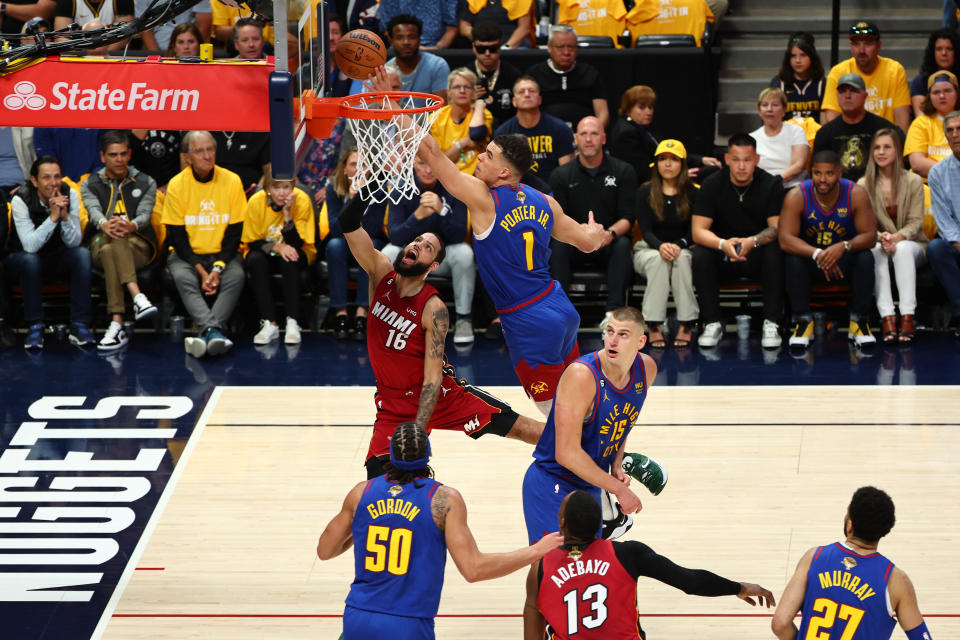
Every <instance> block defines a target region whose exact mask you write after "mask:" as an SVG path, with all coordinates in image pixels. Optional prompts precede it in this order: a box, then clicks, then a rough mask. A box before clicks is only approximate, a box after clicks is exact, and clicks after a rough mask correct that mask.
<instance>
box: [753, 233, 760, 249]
mask: <svg viewBox="0 0 960 640" xmlns="http://www.w3.org/2000/svg"><path fill="white" fill-rule="evenodd" d="M753 248H754V249H759V248H760V241H759V240H757V236H753Z"/></svg>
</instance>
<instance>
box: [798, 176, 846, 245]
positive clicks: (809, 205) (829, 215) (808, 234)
mask: <svg viewBox="0 0 960 640" xmlns="http://www.w3.org/2000/svg"><path fill="white" fill-rule="evenodd" d="M853 186H854V183H853V182H852V181H850V180H847V179H846V178H840V185H839V189H840V195H839V196H838V197H837V202H836V204H834V205H833V209H831V210H830V211H824V210H823V208H822V207H821V206H820V203H819V202H817V198H816V194H815V189H814V186H813V180H804V181H803V182H801V183H800V192H801V193H802V194H803V221H802V223H801V229H800V234H801V237H802V238H803V239H804V240H806V241H807V243H808V244H811V245H813V246H814V247H819V248H820V249H826V248H827V247H829V246H830V245H833V244H836V243H838V242H843V241H844V240H849V239H850V238H852V237H854V236H855V235H857V227H856V225H854V223H853V205H852V202H851V194H852V193H853Z"/></svg>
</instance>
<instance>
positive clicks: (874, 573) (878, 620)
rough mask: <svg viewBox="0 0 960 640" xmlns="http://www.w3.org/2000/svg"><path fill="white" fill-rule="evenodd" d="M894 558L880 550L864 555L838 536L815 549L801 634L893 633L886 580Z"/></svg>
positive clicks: (873, 637) (873, 639)
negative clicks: (844, 543)
mask: <svg viewBox="0 0 960 640" xmlns="http://www.w3.org/2000/svg"><path fill="white" fill-rule="evenodd" d="M892 572H893V563H892V562H890V561H889V560H888V559H887V558H885V557H884V556H882V555H880V554H879V553H871V554H870V555H867V556H862V555H860V554H858V553H855V552H853V551H851V550H850V549H848V548H847V547H845V546H843V545H842V544H840V543H839V542H835V543H833V544H831V545H827V546H824V547H820V548H818V549H817V550H816V552H814V554H813V560H811V561H810V570H809V571H808V572H807V592H806V594H804V597H803V610H802V611H801V614H802V616H803V621H802V622H801V624H800V633H799V635H798V636H797V638H798V640H812V639H815V638H826V637H828V636H829V637H831V638H839V637H841V636H842V637H843V638H845V639H848V640H867V639H870V640H879V639H882V638H884V639H885V638H889V637H890V634H891V633H892V632H893V627H894V624H895V621H894V618H893V611H892V610H891V608H890V601H889V599H888V598H887V583H888V582H889V581H890V574H891V573H892Z"/></svg>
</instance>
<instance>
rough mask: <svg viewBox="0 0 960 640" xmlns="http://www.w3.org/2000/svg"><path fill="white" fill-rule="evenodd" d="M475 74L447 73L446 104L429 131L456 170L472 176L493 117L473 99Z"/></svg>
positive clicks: (465, 70)
mask: <svg viewBox="0 0 960 640" xmlns="http://www.w3.org/2000/svg"><path fill="white" fill-rule="evenodd" d="M476 86H477V74H475V73H474V72H473V71H470V69H468V68H466V67H460V68H459V69H454V70H453V71H451V72H450V77H449V78H448V79H447V97H448V98H449V100H450V104H447V105H445V106H444V107H443V108H442V109H440V111H439V113H438V114H437V119H436V120H434V121H433V126H432V127H431V128H430V135H432V136H433V137H434V139H435V140H436V141H437V144H438V145H440V149H442V150H443V152H444V153H446V154H447V157H448V158H450V159H451V160H453V162H455V163H456V165H457V169H459V170H460V171H462V172H463V173H466V174H469V175H471V176H472V175H473V170H474V169H476V167H477V154H478V153H480V152H481V151H483V149H485V148H486V146H487V145H486V143H487V140H489V139H490V134H491V133H492V132H493V114H491V113H490V112H489V111H488V110H487V109H486V106H487V103H486V101H485V100H483V99H479V100H478V99H476Z"/></svg>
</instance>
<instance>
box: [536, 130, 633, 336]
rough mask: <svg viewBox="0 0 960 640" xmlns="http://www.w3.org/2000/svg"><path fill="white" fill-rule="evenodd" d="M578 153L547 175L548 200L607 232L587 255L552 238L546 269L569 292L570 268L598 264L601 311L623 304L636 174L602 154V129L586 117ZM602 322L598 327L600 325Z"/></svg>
mask: <svg viewBox="0 0 960 640" xmlns="http://www.w3.org/2000/svg"><path fill="white" fill-rule="evenodd" d="M576 141H577V147H578V148H579V150H580V153H579V154H578V155H577V158H576V159H575V160H574V161H573V162H568V163H567V164H565V165H562V166H560V167H558V168H557V169H555V170H554V171H553V173H551V174H550V186H551V187H552V188H553V197H554V198H556V199H557V202H559V203H560V206H561V207H563V210H564V211H565V212H566V214H567V215H568V216H570V217H571V218H573V219H574V220H575V221H576V222H586V221H587V217H588V214H589V212H591V211H592V212H593V216H594V219H595V220H596V221H597V222H598V223H600V224H602V225H603V226H604V228H605V229H606V230H607V232H608V233H609V237H608V238H607V239H606V240H604V244H603V245H602V246H601V247H600V249H598V250H597V251H595V252H593V253H590V254H587V253H583V252H581V251H580V250H578V249H577V248H576V247H574V246H572V245H569V244H566V243H564V242H559V241H557V240H552V241H551V242H550V251H551V255H550V270H551V271H552V272H553V277H554V278H555V279H556V280H557V282H559V283H560V285H561V286H562V287H563V288H564V290H566V291H569V289H570V280H571V271H572V269H573V267H579V266H584V265H587V264H591V265H600V266H601V267H606V270H607V313H606V317H605V318H604V323H605V322H606V320H607V319H608V318H609V317H610V315H611V314H612V313H613V310H614V309H619V308H620V307H622V306H624V304H625V302H624V301H625V299H626V290H627V287H628V286H629V285H630V280H631V276H632V275H633V265H632V263H631V260H630V244H631V242H630V230H631V228H632V227H633V197H634V195H635V194H636V191H637V175H636V173H634V171H633V169H632V168H631V167H630V165H628V164H627V163H626V162H623V161H622V160H617V159H616V158H611V157H609V156H607V155H606V154H604V152H603V145H604V143H605V142H606V134H604V132H603V125H601V124H600V121H599V120H598V119H597V118H595V117H593V116H587V117H586V118H584V119H583V120H581V121H580V124H578V125H577V134H576ZM602 326H603V323H601V327H602Z"/></svg>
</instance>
